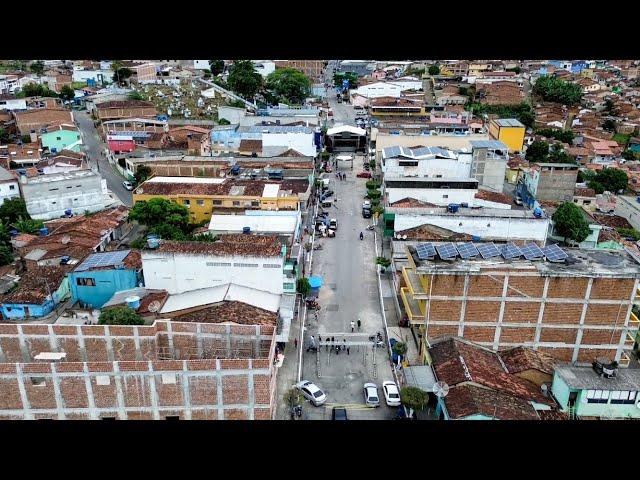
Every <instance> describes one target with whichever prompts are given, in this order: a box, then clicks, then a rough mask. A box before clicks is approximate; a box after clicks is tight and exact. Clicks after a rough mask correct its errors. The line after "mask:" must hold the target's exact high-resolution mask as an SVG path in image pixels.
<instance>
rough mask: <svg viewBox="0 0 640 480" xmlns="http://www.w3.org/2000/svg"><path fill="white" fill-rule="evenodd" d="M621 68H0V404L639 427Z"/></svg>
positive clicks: (37, 64) (35, 63)
mask: <svg viewBox="0 0 640 480" xmlns="http://www.w3.org/2000/svg"><path fill="white" fill-rule="evenodd" d="M639 69H640V60H575V59H574V60H571V59H569V60H566V59H564V60H398V61H391V60H380V61H378V60H300V59H298V60H151V59H144V60H51V59H48V60H0V222H1V225H0V277H1V278H0V310H1V313H2V318H0V419H2V420H40V419H54V420H100V419H115V420H165V419H166V420H281V421H309V420H329V421H344V420H400V421H415V422H421V421H432V422H438V421H448V420H534V421H539V422H544V421H548V420H590V419H616V420H628V419H640V362H639V353H638V350H639V343H640V334H639V333H638V332H639V327H640V75H639Z"/></svg>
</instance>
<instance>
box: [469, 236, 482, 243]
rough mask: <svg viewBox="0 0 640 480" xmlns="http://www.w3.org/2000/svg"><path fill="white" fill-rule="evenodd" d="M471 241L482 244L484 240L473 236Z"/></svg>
mask: <svg viewBox="0 0 640 480" xmlns="http://www.w3.org/2000/svg"><path fill="white" fill-rule="evenodd" d="M471 241H472V242H481V241H482V238H480V237H477V236H475V235H472V236H471Z"/></svg>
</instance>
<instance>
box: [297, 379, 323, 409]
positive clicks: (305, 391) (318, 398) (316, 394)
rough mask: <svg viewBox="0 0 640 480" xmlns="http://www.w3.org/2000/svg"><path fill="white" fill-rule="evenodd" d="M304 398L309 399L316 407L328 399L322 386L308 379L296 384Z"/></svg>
mask: <svg viewBox="0 0 640 480" xmlns="http://www.w3.org/2000/svg"><path fill="white" fill-rule="evenodd" d="M296 388H297V389H298V390H300V392H301V393H302V395H303V396H304V398H306V399H307V400H309V401H310V402H311V403H312V404H313V405H314V406H315V407H319V406H320V405H323V404H324V403H325V402H326V401H327V396H326V395H325V393H324V392H323V391H322V390H320V388H319V387H318V386H317V385H315V384H314V383H311V382H310V381H308V380H302V381H301V382H298V383H297V384H296Z"/></svg>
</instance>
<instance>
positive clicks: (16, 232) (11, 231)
mask: <svg viewBox="0 0 640 480" xmlns="http://www.w3.org/2000/svg"><path fill="white" fill-rule="evenodd" d="M19 233H20V232H18V230H16V229H12V230H9V235H11V236H12V237H17V236H18V234H19Z"/></svg>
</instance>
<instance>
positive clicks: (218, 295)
mask: <svg viewBox="0 0 640 480" xmlns="http://www.w3.org/2000/svg"><path fill="white" fill-rule="evenodd" d="M222 301H236V302H242V303H246V304H247V305H252V306H254V307H259V308H263V309H265V310H268V311H270V312H277V311H278V309H279V308H280V295H279V294H275V293H270V292H266V291H264V290H258V289H256V288H251V287H245V286H242V285H236V284H234V283H225V284H223V285H218V286H215V287H209V288H199V289H197V290H190V291H188V292H184V293H179V294H176V295H169V298H167V301H166V302H165V304H164V306H163V307H162V310H161V311H160V313H170V312H175V311H178V310H184V309H186V308H193V307H198V306H201V305H210V304H212V303H218V302H222Z"/></svg>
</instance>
